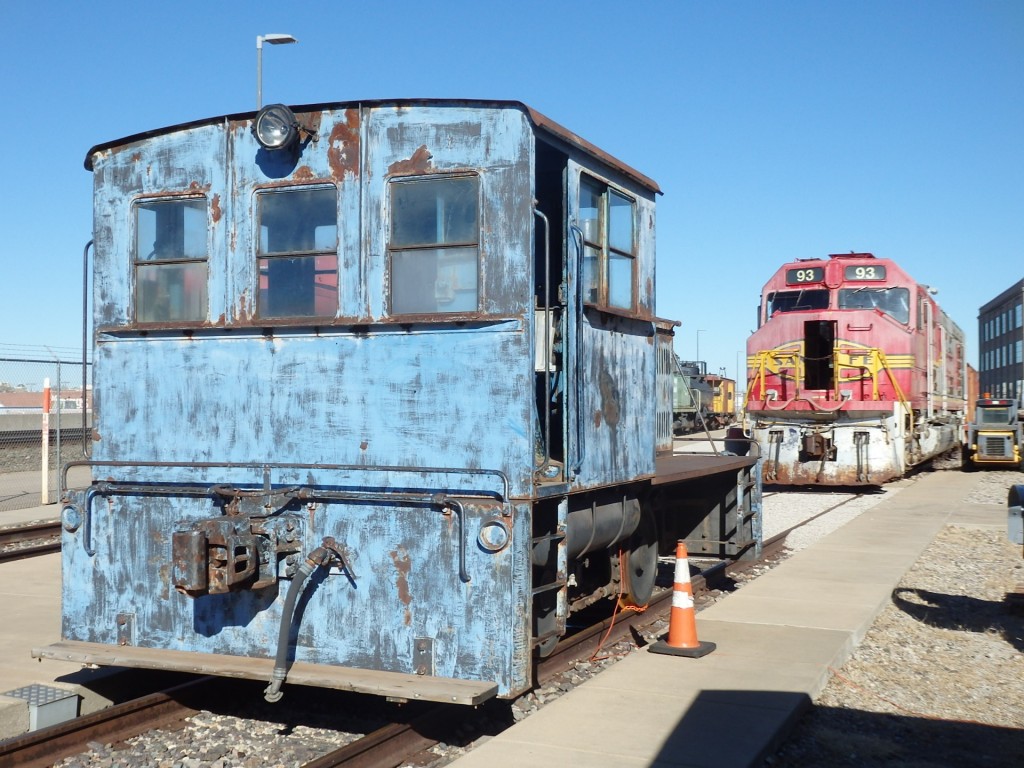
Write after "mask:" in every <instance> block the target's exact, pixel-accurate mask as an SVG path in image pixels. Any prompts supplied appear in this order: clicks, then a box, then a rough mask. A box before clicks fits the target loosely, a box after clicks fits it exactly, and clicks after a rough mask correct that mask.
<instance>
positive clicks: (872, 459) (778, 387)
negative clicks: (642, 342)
mask: <svg viewBox="0 0 1024 768" xmlns="http://www.w3.org/2000/svg"><path fill="white" fill-rule="evenodd" d="M934 293H935V290H934V289H931V288H929V286H927V285H922V284H920V283H917V282H916V281H915V280H913V278H911V277H910V276H909V275H908V274H907V273H906V272H904V271H903V270H902V269H900V267H899V266H898V265H897V264H896V263H895V262H893V261H891V260H889V259H878V258H875V257H874V256H873V255H872V254H870V253H850V254H834V255H831V256H829V257H828V258H827V259H808V260H798V261H795V262H791V263H789V264H785V265H784V266H782V267H781V268H780V269H779V270H778V271H777V272H776V273H775V274H774V275H773V276H772V278H771V279H770V280H769V281H768V282H767V283H766V284H765V286H764V288H763V289H762V292H761V304H760V306H759V308H758V328H757V330H756V331H755V332H754V333H753V334H752V335H751V336H750V339H749V340H748V341H747V366H748V377H747V378H748V383H747V399H746V413H745V417H744V423H745V427H746V429H747V430H748V432H749V434H750V436H751V437H753V438H754V439H755V440H756V441H757V442H758V444H759V445H760V447H761V452H762V456H763V457H764V468H763V469H764V482H766V483H778V484H793V485H803V484H813V485H880V484H882V483H885V482H887V481H889V480H892V479H894V478H898V477H900V476H902V475H903V474H904V473H905V472H906V471H907V469H908V468H909V467H912V466H914V465H916V464H919V463H921V462H923V461H925V460H927V459H930V458H932V457H934V456H937V455H939V454H941V453H943V452H945V451H947V450H950V449H952V448H955V447H956V446H957V445H958V436H959V431H960V429H961V425H962V423H963V417H964V408H965V404H966V402H967V401H966V359H965V355H964V334H963V331H961V330H960V328H959V327H958V326H957V325H956V324H955V323H954V322H953V321H952V320H951V319H950V318H949V317H948V316H947V315H946V313H945V312H943V311H942V309H941V308H940V307H939V305H938V304H936V302H935V300H934V299H933V298H932V294H934Z"/></svg>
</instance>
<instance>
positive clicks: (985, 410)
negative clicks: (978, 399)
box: [977, 405, 1013, 424]
mask: <svg viewBox="0 0 1024 768" xmlns="http://www.w3.org/2000/svg"><path fill="white" fill-rule="evenodd" d="M977 421H978V423H979V424H1011V423H1012V422H1013V415H1012V414H1011V413H1010V408H1009V406H1005V405H1002V406H1000V405H985V406H981V405H979V406H978V418H977Z"/></svg>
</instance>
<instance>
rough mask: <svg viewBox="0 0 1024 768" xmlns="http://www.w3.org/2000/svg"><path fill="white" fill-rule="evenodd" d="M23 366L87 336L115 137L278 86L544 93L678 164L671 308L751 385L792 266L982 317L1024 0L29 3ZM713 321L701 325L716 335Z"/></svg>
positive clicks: (996, 243)
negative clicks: (848, 274)
mask: <svg viewBox="0 0 1024 768" xmlns="http://www.w3.org/2000/svg"><path fill="white" fill-rule="evenodd" d="M3 27H4V34H3V36H2V39H0V83H2V90H0V94H2V97H3V101H2V105H0V125H2V126H3V131H2V136H3V138H4V147H3V150H2V155H0V156H2V158H3V160H2V167H3V168H4V170H5V182H6V192H5V194H4V196H3V205H2V206H0V231H2V232H3V237H2V239H0V265H2V280H0V356H10V355H12V354H19V353H21V354H25V353H37V352H40V351H43V350H44V349H45V348H47V347H48V348H49V349H52V350H55V351H56V352H57V353H59V354H60V355H61V357H63V358H66V359H71V360H74V359H77V358H78V356H79V351H78V350H79V349H80V344H81V336H82V332H81V322H80V321H81V296H82V288H81V279H82V265H81V254H82V248H83V246H84V244H85V243H86V241H88V240H89V238H90V236H91V225H92V213H91V190H92V187H91V184H92V177H91V174H89V173H88V172H87V171H85V170H84V167H83V161H84V159H85V154H86V151H87V150H88V149H89V148H90V147H91V146H93V145H95V144H98V143H101V142H105V141H109V140H112V139H117V138H120V137H123V136H127V135H129V134H132V133H136V132H139V131H144V130H148V129H151V128H158V127H163V126H167V125H173V124H175V123H180V122H185V121H189V120H193V119H198V118H203V117H210V116H215V115H221V114H225V113H230V112H239V111H247V110H252V109H254V108H255V103H256V51H255V40H256V36H257V35H259V34H266V33H271V32H284V33H289V34H292V35H294V36H295V37H297V38H298V40H299V43H298V45H291V46H283V47H272V46H266V47H265V49H264V57H263V63H264V78H263V91H264V102H265V103H267V102H272V101H283V102H285V103H290V104H304V103H313V102H322V101H336V100H337V101H342V100H349V99H359V98H366V99H372V98H396V97H441V98H486V99H492V98H493V99H513V100H519V101H523V102H525V103H527V104H529V105H530V106H532V107H534V108H535V109H537V110H539V111H541V112H543V113H544V114H546V115H547V116H549V117H550V118H552V119H553V120H556V121H557V122H559V123H561V124H562V125H564V126H566V127H568V128H570V129H571V130H573V131H575V132H577V133H579V134H580V135H582V136H584V137H585V138H587V139H588V140H590V141H592V142H593V143H594V144H596V145H598V146H599V147H601V148H602V149H604V150H606V151H608V152H610V153H611V154H613V155H615V156H617V157H618V158H619V159H621V160H622V161H623V162H625V163H628V164H629V165H632V166H633V167H635V168H637V169H638V170H640V171H642V172H643V173H645V174H647V175H648V176H651V177H652V178H654V179H655V180H656V181H657V182H658V183H659V184H660V186H661V188H662V189H663V190H664V192H665V194H664V196H663V197H661V198H659V201H658V295H657V309H658V314H659V315H661V316H662V317H668V318H673V319H677V320H681V321H682V323H683V325H682V327H681V328H680V329H678V334H677V338H676V350H677V351H678V352H679V354H680V355H681V356H682V357H684V358H691V357H694V356H695V355H696V352H697V344H698V338H699V351H700V356H701V357H702V358H704V359H706V360H707V362H708V368H709V370H711V371H712V372H717V371H718V370H719V369H720V368H723V367H724V368H725V369H726V372H727V373H728V375H730V376H735V375H736V365H737V360H739V359H740V358H741V351H742V350H744V348H745V343H746V338H747V335H748V334H749V332H750V330H751V329H752V328H753V323H754V317H755V308H756V306H757V302H758V292H759V290H760V287H761V286H762V285H763V284H764V282H765V281H766V280H767V279H768V277H769V276H770V275H771V273H772V272H773V271H774V270H775V269H776V268H777V267H778V266H779V265H780V264H781V263H782V262H784V261H787V260H790V259H793V258H797V257H799V258H811V257H821V256H825V255H826V254H829V253H840V252H846V251H851V250H855V251H870V252H873V253H874V254H875V255H877V256H884V257H889V258H893V259H895V260H896V261H897V262H898V263H900V264H901V265H902V266H903V267H904V268H905V269H907V270H908V271H909V272H910V274H911V275H912V276H913V277H914V278H915V279H917V280H918V281H920V282H923V283H928V284H930V285H933V286H936V287H938V288H939V290H940V293H939V294H938V297H937V298H938V300H939V302H940V303H941V304H942V306H943V307H944V308H945V309H946V311H947V312H948V313H949V314H950V315H952V317H953V319H954V320H955V321H956V322H957V323H958V324H959V325H960V326H961V327H962V328H963V329H964V330H965V331H966V332H967V334H968V339H969V355H970V360H971V362H972V363H973V364H975V365H977V352H978V345H977V313H978V308H979V307H980V306H981V305H982V304H983V303H985V302H986V301H988V300H989V299H991V298H993V297H994V296H995V295H996V294H997V293H999V292H1000V291H1002V290H1003V289H1005V288H1007V287H1008V286H1009V285H1011V284H1012V283H1013V282H1014V281H1016V280H1018V279H1020V278H1021V277H1022V276H1024V1H1022V0H991V1H990V0H974V1H973V2H968V1H967V0H964V1H963V2H945V1H943V0H929V1H928V2H923V1H917V0H901V1H899V2H892V1H891V0H885V1H881V2H879V1H876V0H860V1H858V2H838V1H837V2H824V1H820V0H819V1H816V2H804V1H802V0H786V1H785V2H766V1H764V0H760V1H757V2H753V1H749V0H738V1H733V2H724V1H723V2H703V1H701V2H695V1H686V2H621V1H620V2H607V1H606V0H589V1H588V2H587V3H579V2H558V1H557V0H546V1H545V2H534V1H533V0H520V1H519V2H510V3H492V2H486V0H475V1H474V2H461V1H460V2H433V3H426V2H422V0H420V2H404V1H394V2H360V3H353V2H341V1H340V0H335V1H334V2H328V1H325V0H307V1H305V2H280V1H279V2H272V3H271V2H254V1H253V0H249V1H248V2H242V1H241V0H229V1H215V0H203V1H202V2H197V1H196V0H175V2H159V3H157V2H153V3H150V2H137V1H136V2H113V1H109V2H105V1H104V0H95V1H94V2H91V3H79V2H63V3H59V2H47V1H46V0H40V1H39V2H34V3H29V2H15V0H8V2H5V3H4V4H3ZM698 331H700V333H699V334H698Z"/></svg>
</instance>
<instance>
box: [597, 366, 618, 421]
mask: <svg viewBox="0 0 1024 768" xmlns="http://www.w3.org/2000/svg"><path fill="white" fill-rule="evenodd" d="M598 386H599V387H600V389H601V412H602V413H603V414H604V420H605V422H606V423H607V424H608V426H609V427H615V426H617V425H618V423H619V392H618V389H617V388H616V386H615V380H614V379H613V378H612V377H611V375H610V374H609V373H608V371H606V370H604V369H603V368H602V369H601V374H600V376H598Z"/></svg>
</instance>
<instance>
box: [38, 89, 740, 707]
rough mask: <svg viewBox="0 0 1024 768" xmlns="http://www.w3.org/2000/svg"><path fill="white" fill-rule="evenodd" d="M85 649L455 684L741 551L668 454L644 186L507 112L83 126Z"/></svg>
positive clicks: (315, 677) (575, 140) (102, 658)
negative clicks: (87, 349) (682, 557)
mask: <svg viewBox="0 0 1024 768" xmlns="http://www.w3.org/2000/svg"><path fill="white" fill-rule="evenodd" d="M86 167H87V168H88V169H90V170H91V171H92V172H93V177H94V188H95V194H94V205H95V212H94V221H95V229H94V240H95V246H94V248H95V251H94V257H93V262H94V263H93V286H94V287H93V297H94V298H93V312H92V318H93V326H94V327H93V334H92V336H93V342H92V343H93V360H94V366H93V370H94V372H93V376H94V390H93V391H94V402H95V415H94V419H95V420H94V440H93V454H92V457H91V459H90V460H89V461H87V462H83V463H84V464H86V465H87V466H89V467H90V468H91V472H92V478H93V481H92V483H91V485H90V486H89V487H87V488H80V489H74V490H68V491H67V492H66V493H65V497H64V504H63V510H62V519H63V526H64V540H63V555H62V557H63V569H64V577H63V583H64V592H63V627H62V635H63V638H64V639H63V641H62V642H59V643H56V644H54V645H51V646H47V647H45V648H38V649H35V650H34V653H35V654H36V655H37V656H40V657H51V658H59V659H64V660H74V661H80V662H83V663H96V664H116V665H120V666H137V667H154V668H166V669H177V670H184V671H202V672H204V673H218V674H227V675H232V676H239V677H250V678H257V679H260V678H262V679H267V680H270V681H271V683H270V685H269V686H268V688H267V690H266V697H267V698H268V699H269V700H276V699H277V698H280V696H281V686H282V683H283V681H284V680H285V679H287V680H288V681H290V682H297V683H303V684H309V685H320V686H327V687H338V688H346V689H350V690H355V691H362V692H369V693H374V694H380V695H387V696H392V697H396V698H413V697H416V698H423V699H437V700H442V701H454V702H460V703H467V704H474V703H477V702H479V701H482V700H484V699H486V698H488V697H490V696H494V695H498V696H503V697H508V696H514V695H516V694H517V693H519V692H522V691H523V690H526V689H528V688H529V687H530V686H531V684H532V665H533V657H534V654H535V653H540V654H544V653H547V652H548V651H549V650H550V649H551V648H552V646H553V645H554V643H555V641H557V639H558V638H559V637H560V636H561V635H563V634H564V633H565V631H566V620H567V617H568V615H569V614H570V612H571V611H573V610H575V609H577V608H579V607H582V606H586V605H588V604H591V603H593V602H594V601H595V600H600V599H602V598H609V601H611V600H616V599H620V600H622V601H623V602H624V603H632V604H635V605H642V604H643V603H644V602H645V601H646V600H647V599H648V597H649V595H650V594H651V591H652V589H653V587H654V579H655V574H656V570H657V558H658V556H659V554H664V555H670V554H671V553H672V552H673V551H674V548H675V543H676V540H677V539H686V540H687V542H688V544H689V550H690V552H691V554H695V555H706V556H714V557H724V556H727V555H737V554H740V553H743V552H749V553H750V554H751V555H754V554H755V553H756V552H757V550H758V548H759V532H760V528H759V525H760V518H759V514H760V485H759V475H758V465H757V463H756V459H755V458H753V457H736V456H716V455H712V454H703V455H690V456H687V455H678V454H676V455H673V453H672V394H671V393H672V361H673V356H674V353H673V350H672V327H673V323H671V322H669V321H663V320H659V319H657V318H656V316H655V308H654V295H655V294H654V291H655V287H654V273H655V264H654V245H655V243H654V239H655V226H654V219H655V216H654V211H655V196H656V195H657V194H658V192H659V189H658V187H657V185H656V184H655V183H654V182H653V181H652V180H651V179H649V178H647V177H646V176H644V175H643V174H641V173H639V172H637V171H635V170H634V169H632V168H630V167H629V166H627V165H624V164H623V163H620V162H619V161H617V160H615V159H614V158H612V157H609V156H608V155H607V154H605V153H604V152H602V151H601V150H599V149H597V148H596V147H594V146H593V145H591V144H589V143H587V142H586V141H584V140H582V139H581V138H579V137H578V136H577V135H576V134H574V133H572V132H570V131H567V130H565V129H564V128H562V127H561V126H559V125H557V124H555V123H553V122H552V121H550V120H549V119H547V118H546V117H544V116H543V115H541V114H539V113H537V112H535V111H534V110H531V109H530V108H528V107H526V106H524V105H523V104H520V103H517V102H497V101H436V100H398V101H373V102H366V101H364V102H348V103H331V104H320V105H311V106H304V107H295V108H294V109H290V108H288V107H285V106H283V105H270V106H268V107H265V108H264V109H263V110H261V111H260V112H259V113H258V114H252V113H245V114H236V115H226V116H222V117H216V118H212V119H207V120H201V121H198V122H194V123H189V124H184V125H179V126H175V127H171V128H166V129H162V130H155V131H152V132H149V133H144V134H140V135H135V136H130V137H127V138H125V139H121V140H118V141H113V142H110V143H107V144H102V145H99V146H97V147H94V148H93V149H92V150H90V151H89V153H88V156H87V160H86Z"/></svg>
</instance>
